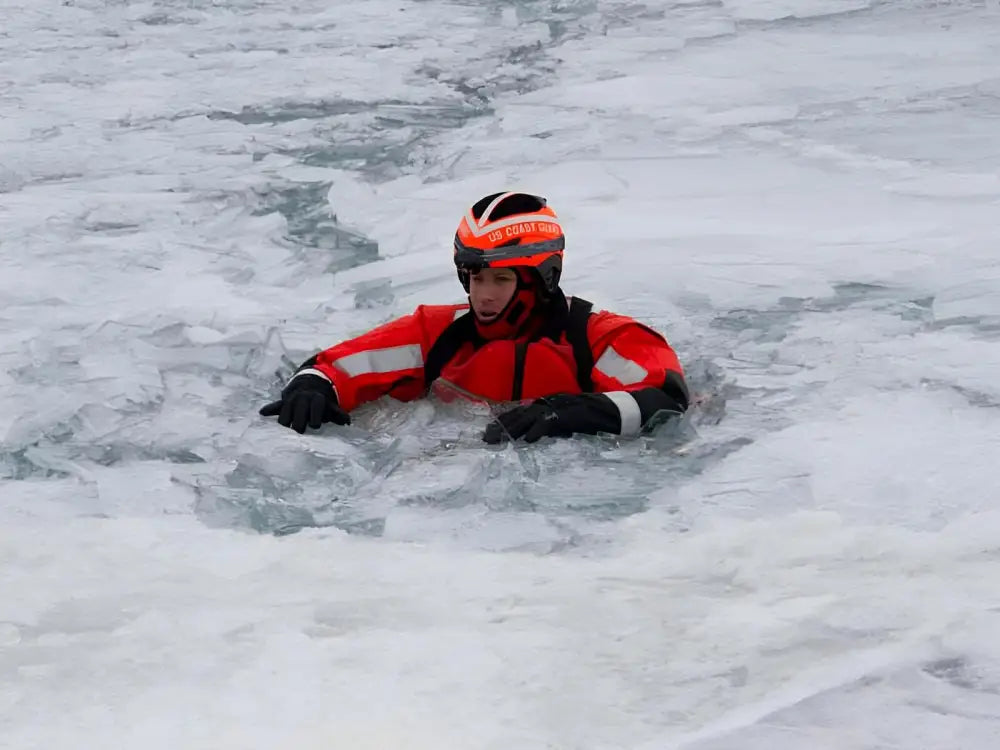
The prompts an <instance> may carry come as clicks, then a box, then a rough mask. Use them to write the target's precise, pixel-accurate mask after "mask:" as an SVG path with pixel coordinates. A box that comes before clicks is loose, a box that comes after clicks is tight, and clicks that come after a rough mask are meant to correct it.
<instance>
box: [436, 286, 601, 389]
mask: <svg viewBox="0 0 1000 750" xmlns="http://www.w3.org/2000/svg"><path fill="white" fill-rule="evenodd" d="M593 309H594V304H593V303H592V302H588V301H587V300H585V299H581V298H580V297H573V299H572V300H571V301H570V304H569V313H568V315H567V316H566V317H565V319H564V320H560V321H558V323H561V324H562V325H557V327H559V328H562V329H563V330H562V331H555V330H549V331H546V334H545V335H549V336H550V337H551V338H553V340H556V341H558V339H559V334H560V333H563V332H564V333H565V334H566V340H567V341H568V342H569V344H570V346H572V347H573V359H574V360H576V380H577V383H578V384H579V385H580V390H582V391H583V392H584V393H592V392H593V390H594V381H593V380H592V379H591V377H590V372H591V370H593V369H594V354H593V352H592V351H591V350H590V340H589V339H588V338H587V321H588V320H589V318H590V313H591V311H592V310H593ZM468 342H472V343H473V344H479V343H481V341H480V338H479V334H478V333H477V332H476V320H475V316H474V315H473V313H472V312H471V311H469V312H467V313H465V315H462V316H461V317H459V318H456V319H455V321H454V322H453V323H452V324H451V325H449V326H448V327H447V328H445V329H444V331H443V332H442V333H441V335H440V336H438V339H437V341H435V342H434V344H433V346H431V348H430V351H428V352H427V359H426V360H425V361H424V385H425V386H427V387H430V385H431V383H433V382H434V381H435V380H437V379H438V377H440V375H441V370H443V369H444V367H445V365H447V364H448V363H449V362H450V361H451V360H452V358H453V357H454V356H455V355H456V354H458V350H459V349H461V348H462V346H463V345H464V344H466V343H468ZM529 343H531V342H529V341H522V342H519V343H518V344H517V345H516V346H515V348H514V382H513V383H512V384H511V399H512V400H513V401H519V400H520V399H521V393H522V389H523V387H524V366H525V357H526V356H527V353H528V344H529Z"/></svg>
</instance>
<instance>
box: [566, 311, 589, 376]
mask: <svg viewBox="0 0 1000 750" xmlns="http://www.w3.org/2000/svg"><path fill="white" fill-rule="evenodd" d="M593 309H594V303H593V302H588V301H587V300H585V299H581V298H580V297H573V299H572V301H571V302H570V303H569V319H568V320H567V321H566V340H567V341H569V343H570V346H572V347H573V359H575V360H576V382H577V383H579V385H580V390H581V391H583V392H584V393H592V392H593V390H594V381H593V380H592V379H591V377H590V372H591V370H593V369H594V352H592V351H591V349H590V339H588V338H587V321H588V320H589V319H590V313H591V311H592V310H593Z"/></svg>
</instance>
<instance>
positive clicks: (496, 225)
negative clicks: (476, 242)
mask: <svg viewBox="0 0 1000 750" xmlns="http://www.w3.org/2000/svg"><path fill="white" fill-rule="evenodd" d="M484 215H485V214H484ZM531 222H536V223H537V222H544V223H546V224H554V225H555V226H557V227H559V231H560V232H562V226H561V225H560V224H559V220H558V219H556V218H554V217H552V216H525V215H524V214H520V215H518V216H508V217H506V218H503V219H498V220H497V221H493V222H490V223H489V224H487V225H486V226H484V227H480V226H479V225H477V224H476V220H475V219H474V218H473V217H472V213H471V212H470V213H469V215H468V216H467V217H466V218H465V223H466V225H468V227H469V231H470V232H472V234H473V236H475V237H482V236H483V235H484V234H487V233H489V232H492V231H494V230H497V229H503V228H504V227H509V226H513V225H514V224H530V223H531Z"/></svg>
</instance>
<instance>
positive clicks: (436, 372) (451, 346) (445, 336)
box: [424, 311, 476, 387]
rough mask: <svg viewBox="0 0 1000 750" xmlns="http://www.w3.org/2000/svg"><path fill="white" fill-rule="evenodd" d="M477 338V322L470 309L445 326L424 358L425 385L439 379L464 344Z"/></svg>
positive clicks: (428, 385)
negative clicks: (442, 371)
mask: <svg viewBox="0 0 1000 750" xmlns="http://www.w3.org/2000/svg"><path fill="white" fill-rule="evenodd" d="M475 340H476V322H475V319H474V318H473V316H472V312H471V311H470V312H467V313H465V315H462V316H461V317H458V318H456V319H455V320H454V322H452V323H451V325H449V326H448V327H447V328H445V329H444V331H442V332H441V335H440V336H438V339H437V341H435V342H434V344H433V345H432V346H431V348H430V351H428V352H427V358H426V359H425V360H424V386H425V387H430V384H431V383H433V382H434V381H435V380H437V379H438V377H439V376H440V375H441V370H442V369H443V368H444V366H445V365H446V364H448V363H449V362H450V361H451V359H452V357H454V356H455V355H456V354H458V350H459V349H461V348H462V345H463V344H465V343H466V342H468V341H475Z"/></svg>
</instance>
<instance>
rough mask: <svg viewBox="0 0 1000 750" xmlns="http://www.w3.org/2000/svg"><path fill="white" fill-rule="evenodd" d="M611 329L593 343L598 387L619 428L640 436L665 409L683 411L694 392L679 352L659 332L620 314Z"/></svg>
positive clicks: (605, 323)
mask: <svg viewBox="0 0 1000 750" xmlns="http://www.w3.org/2000/svg"><path fill="white" fill-rule="evenodd" d="M614 318H617V321H615V324H614V325H611V326H608V325H607V321H604V322H603V324H602V325H601V328H604V329H605V330H607V329H608V328H610V331H609V332H608V333H607V334H606V335H603V336H601V337H600V338H599V339H598V340H597V341H595V342H594V345H593V346H592V350H593V353H594V367H593V370H592V371H591V378H592V380H593V383H594V391H595V392H597V393H600V394H602V395H603V396H605V397H606V398H607V399H608V400H609V401H610V402H611V403H612V404H613V405H614V407H615V408H614V409H613V410H612V409H608V411H609V412H613V411H614V412H617V414H614V415H613V416H614V417H616V419H613V420H612V421H615V422H617V427H618V430H617V432H618V433H619V434H621V435H638V434H639V432H640V431H641V430H642V428H643V427H645V426H646V425H647V424H648V423H649V421H650V419H652V417H653V416H654V415H656V414H658V413H660V412H664V411H665V412H668V413H669V412H673V413H677V414H681V413H683V412H685V411H686V410H687V408H688V403H689V402H690V394H689V392H688V387H687V383H686V382H685V380H684V370H683V368H682V367H681V363H680V361H679V360H678V358H677V354H676V353H675V352H674V350H673V349H672V348H671V346H670V344H668V343H667V341H666V339H664V338H663V336H661V335H660V334H658V333H657V332H656V331H654V330H652V329H651V328H648V327H646V326H644V325H642V324H640V323H638V322H636V321H634V320H631V319H629V318H624V317H620V316H614Z"/></svg>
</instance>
